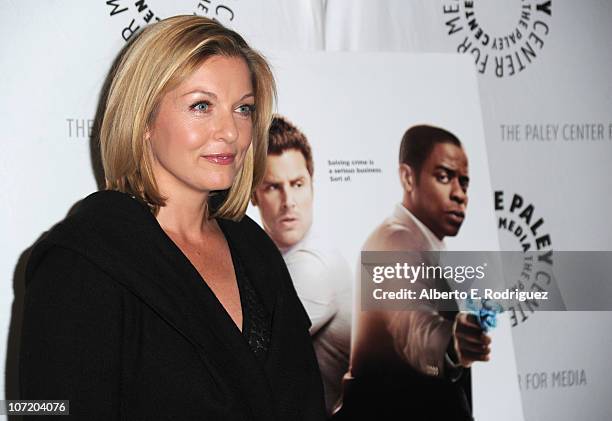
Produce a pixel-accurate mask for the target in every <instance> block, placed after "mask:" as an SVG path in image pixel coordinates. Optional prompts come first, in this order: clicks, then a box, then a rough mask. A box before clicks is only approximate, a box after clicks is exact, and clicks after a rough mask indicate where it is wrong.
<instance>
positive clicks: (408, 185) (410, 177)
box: [399, 164, 416, 193]
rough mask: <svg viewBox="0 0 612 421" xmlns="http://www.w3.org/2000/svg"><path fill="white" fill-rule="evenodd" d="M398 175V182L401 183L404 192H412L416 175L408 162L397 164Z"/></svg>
mask: <svg viewBox="0 0 612 421" xmlns="http://www.w3.org/2000/svg"><path fill="white" fill-rule="evenodd" d="M399 176H400V183H401V184H402V188H403V189H404V191H405V192H406V193H410V192H412V190H414V187H415V183H416V177H415V174H414V171H413V170H412V168H411V167H410V165H408V164H400V166H399Z"/></svg>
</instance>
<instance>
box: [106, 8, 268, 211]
mask: <svg viewBox="0 0 612 421" xmlns="http://www.w3.org/2000/svg"><path fill="white" fill-rule="evenodd" d="M215 55H222V56H229V57H241V58H242V59H244V60H245V62H246V64H247V66H248V68H249V71H250V73H251V80H252V84H253V88H254V92H255V102H256V106H255V110H254V113H253V117H252V118H253V141H252V142H251V146H250V147H249V149H248V151H247V154H246V157H245V159H244V164H243V166H242V168H241V170H240V171H239V172H238V174H237V175H236V177H235V178H234V181H233V183H232V186H231V187H230V188H229V191H228V193H227V196H226V197H225V198H224V200H223V202H222V203H221V204H220V205H219V206H218V208H217V209H216V211H215V212H214V214H212V215H208V216H209V217H213V216H219V217H222V218H226V219H233V220H239V219H241V218H242V217H243V216H244V213H245V212H246V208H247V205H248V200H249V197H250V196H251V193H252V192H253V190H254V189H255V187H256V186H257V185H258V184H259V182H260V181H261V179H262V178H263V175H264V171H265V165H266V154H267V148H268V128H269V126H270V122H271V120H272V108H273V105H274V101H275V99H276V88H275V84H274V77H273V76H272V72H271V70H270V67H269V65H268V63H267V62H266V60H265V59H264V58H263V56H262V55H260V54H259V53H258V52H256V51H255V50H253V49H251V48H250V47H249V46H248V44H247V43H246V41H245V40H244V39H243V38H242V37H241V36H240V35H239V34H237V33H236V32H234V31H232V30H231V29H228V28H225V27H224V26H223V25H221V24H220V23H218V22H216V21H213V20H210V19H208V18H205V17H201V16H175V17H171V18H168V19H165V20H162V21H161V22H158V23H155V24H153V25H151V26H148V27H147V28H145V29H144V30H143V31H142V32H141V33H140V34H139V35H138V37H137V38H136V39H135V40H134V41H133V42H131V43H130V44H129V45H128V47H127V48H126V50H125V51H124V53H123V54H122V56H121V57H120V59H119V61H118V63H117V66H116V67H115V69H114V72H113V73H112V82H111V85H110V89H109V91H108V97H107V101H106V106H105V110H104V117H103V120H102V124H101V126H100V152H101V156H102V165H103V167H104V174H105V178H106V188H107V189H109V190H119V191H122V192H125V193H129V194H132V195H134V196H136V197H138V198H139V199H141V200H143V201H144V202H146V203H147V204H148V205H149V207H150V208H151V210H152V211H153V212H154V213H157V211H158V210H159V207H160V206H164V204H165V198H164V197H162V196H161V194H160V192H159V190H158V188H157V184H156V181H155V177H154V175H153V168H152V163H151V162H150V158H149V157H150V153H149V142H147V141H146V140H145V132H146V130H147V127H150V125H151V124H152V122H153V120H154V118H155V113H156V110H157V107H158V106H159V103H160V101H161V99H162V97H163V95H164V94H165V93H166V92H167V91H169V90H172V89H173V88H174V87H176V86H177V85H178V84H179V83H180V82H181V81H182V80H183V79H184V78H186V77H187V76H189V75H190V74H191V73H192V72H193V71H195V70H196V69H197V67H198V66H199V65H201V63H202V62H203V61H204V60H206V59H207V58H209V57H212V56H215Z"/></svg>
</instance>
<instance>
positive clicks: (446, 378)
mask: <svg viewBox="0 0 612 421" xmlns="http://www.w3.org/2000/svg"><path fill="white" fill-rule="evenodd" d="M399 158H400V159H399V161H400V164H399V166H400V168H399V174H400V181H401V184H402V187H403V197H402V202H401V203H399V204H397V205H396V207H395V209H394V211H393V213H392V215H391V216H390V217H388V218H387V219H386V220H385V221H384V222H383V223H382V224H381V225H379V226H378V227H377V228H376V229H375V230H374V231H373V232H372V234H371V235H370V236H369V237H368V239H367V240H366V242H365V244H364V246H363V250H364V251H408V252H425V253H423V254H422V256H423V259H427V257H426V254H427V253H426V252H428V251H439V250H444V249H445V245H444V241H443V240H444V237H446V236H455V235H457V233H458V232H459V229H460V227H461V224H462V223H463V220H464V217H465V210H466V206H467V201H468V197H467V189H468V183H469V177H468V162H467V157H466V155H465V152H464V150H463V147H462V146H461V142H460V141H459V139H457V138H456V137H455V136H454V135H453V134H452V133H450V132H448V131H446V130H444V129H440V128H437V127H432V126H426V125H421V126H414V127H412V128H410V129H408V130H407V131H406V133H405V134H404V136H403V138H402V143H401V147H400V157H399ZM417 264H418V262H417ZM440 281H441V282H443V283H445V281H444V280H437V281H431V282H432V284H431V285H424V287H434V285H433V282H440ZM422 282H423V283H427V282H428V281H426V280H423V281H422ZM354 336H355V337H354V342H353V348H352V351H351V368H350V372H349V374H348V375H347V376H346V381H345V397H344V405H343V408H342V411H341V412H340V414H342V415H343V416H344V417H345V418H348V419H350V418H352V417H354V416H356V415H364V414H366V415H367V414H370V415H376V419H381V420H382V419H418V420H421V419H433V420H438V419H440V420H442V419H443V420H462V421H463V420H471V419H472V416H471V405H470V403H469V401H470V399H469V395H470V379H469V370H468V367H469V366H470V365H471V364H472V363H473V362H474V361H487V360H488V359H489V353H490V348H489V344H490V338H489V337H488V336H487V335H486V334H485V333H484V332H483V331H482V329H481V328H480V327H479V326H478V324H477V323H476V322H475V320H474V319H473V318H472V317H471V316H468V314H466V313H458V312H457V311H441V310H439V309H438V308H436V305H435V304H431V307H429V308H427V309H422V310H411V311H390V310H389V311H360V312H358V313H357V317H356V326H355V332H354ZM411 417H414V418H411Z"/></svg>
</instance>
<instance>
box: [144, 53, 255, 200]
mask: <svg viewBox="0 0 612 421" xmlns="http://www.w3.org/2000/svg"><path fill="white" fill-rule="evenodd" d="M254 104H255V96H254V92H253V86H252V83H251V75H250V72H249V68H248V66H247V64H246V62H245V61H244V60H243V59H242V58H238V57H224V56H213V57H210V58H208V59H207V60H206V61H204V62H203V63H202V64H201V65H200V66H199V67H198V68H197V69H196V70H195V71H194V72H193V73H192V74H191V75H190V76H189V77H187V78H186V79H185V80H183V81H182V83H180V84H179V85H178V86H177V87H176V88H174V89H173V90H171V91H168V92H166V93H165V94H164V95H163V97H162V99H161V102H160V104H159V107H158V110H157V114H156V116H155V119H154V121H153V123H152V124H151V126H150V127H149V128H148V130H147V132H146V136H147V138H148V140H149V142H150V145H151V153H152V157H151V158H152V165H153V173H154V175H155V180H156V182H157V184H158V187H159V189H160V193H161V194H162V195H165V196H166V197H171V196H172V195H173V194H176V193H179V194H181V192H186V193H187V192H199V193H203V192H210V191H213V190H224V189H227V188H229V187H230V186H231V184H232V182H233V180H234V177H235V176H236V174H237V173H238V171H239V170H240V168H241V167H242V164H243V162H244V156H245V154H246V151H247V149H248V148H249V145H250V144H251V133H252V126H253V122H252V114H253V108H254Z"/></svg>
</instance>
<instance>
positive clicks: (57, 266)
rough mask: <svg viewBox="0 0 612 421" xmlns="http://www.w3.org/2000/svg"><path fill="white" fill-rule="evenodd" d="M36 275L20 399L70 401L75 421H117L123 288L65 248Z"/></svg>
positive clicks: (28, 297) (28, 300) (26, 320)
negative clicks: (120, 288) (81, 420)
mask: <svg viewBox="0 0 612 421" xmlns="http://www.w3.org/2000/svg"><path fill="white" fill-rule="evenodd" d="M31 269H32V270H31V271H30V273H31V276H30V279H29V280H28V284H27V288H26V294H25V303H24V316H23V330H22V336H21V350H20V386H21V399H58V400H59V399H62V400H65V399H67V400H69V401H70V403H69V405H70V406H69V408H70V414H71V415H73V419H83V420H85V419H86V420H98V419H99V420H114V419H119V411H120V401H121V384H120V383H121V381H120V379H121V358H120V351H121V331H122V320H123V317H122V314H123V309H122V301H121V291H120V290H119V286H118V285H117V284H116V283H115V282H114V281H112V280H111V279H110V278H109V277H108V276H107V275H106V274H105V273H104V272H103V271H102V270H100V269H99V268H98V267H97V266H95V265H93V264H92V263H90V262H89V261H87V260H86V259H85V258H83V257H81V256H80V255H79V254H77V253H76V252H74V251H71V250H67V249H63V248H59V247H53V248H51V249H50V250H49V251H48V253H47V254H46V255H45V256H44V257H43V258H42V259H40V260H39V261H38V262H37V263H36V267H34V268H31ZM75 416H76V417H75Z"/></svg>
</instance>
